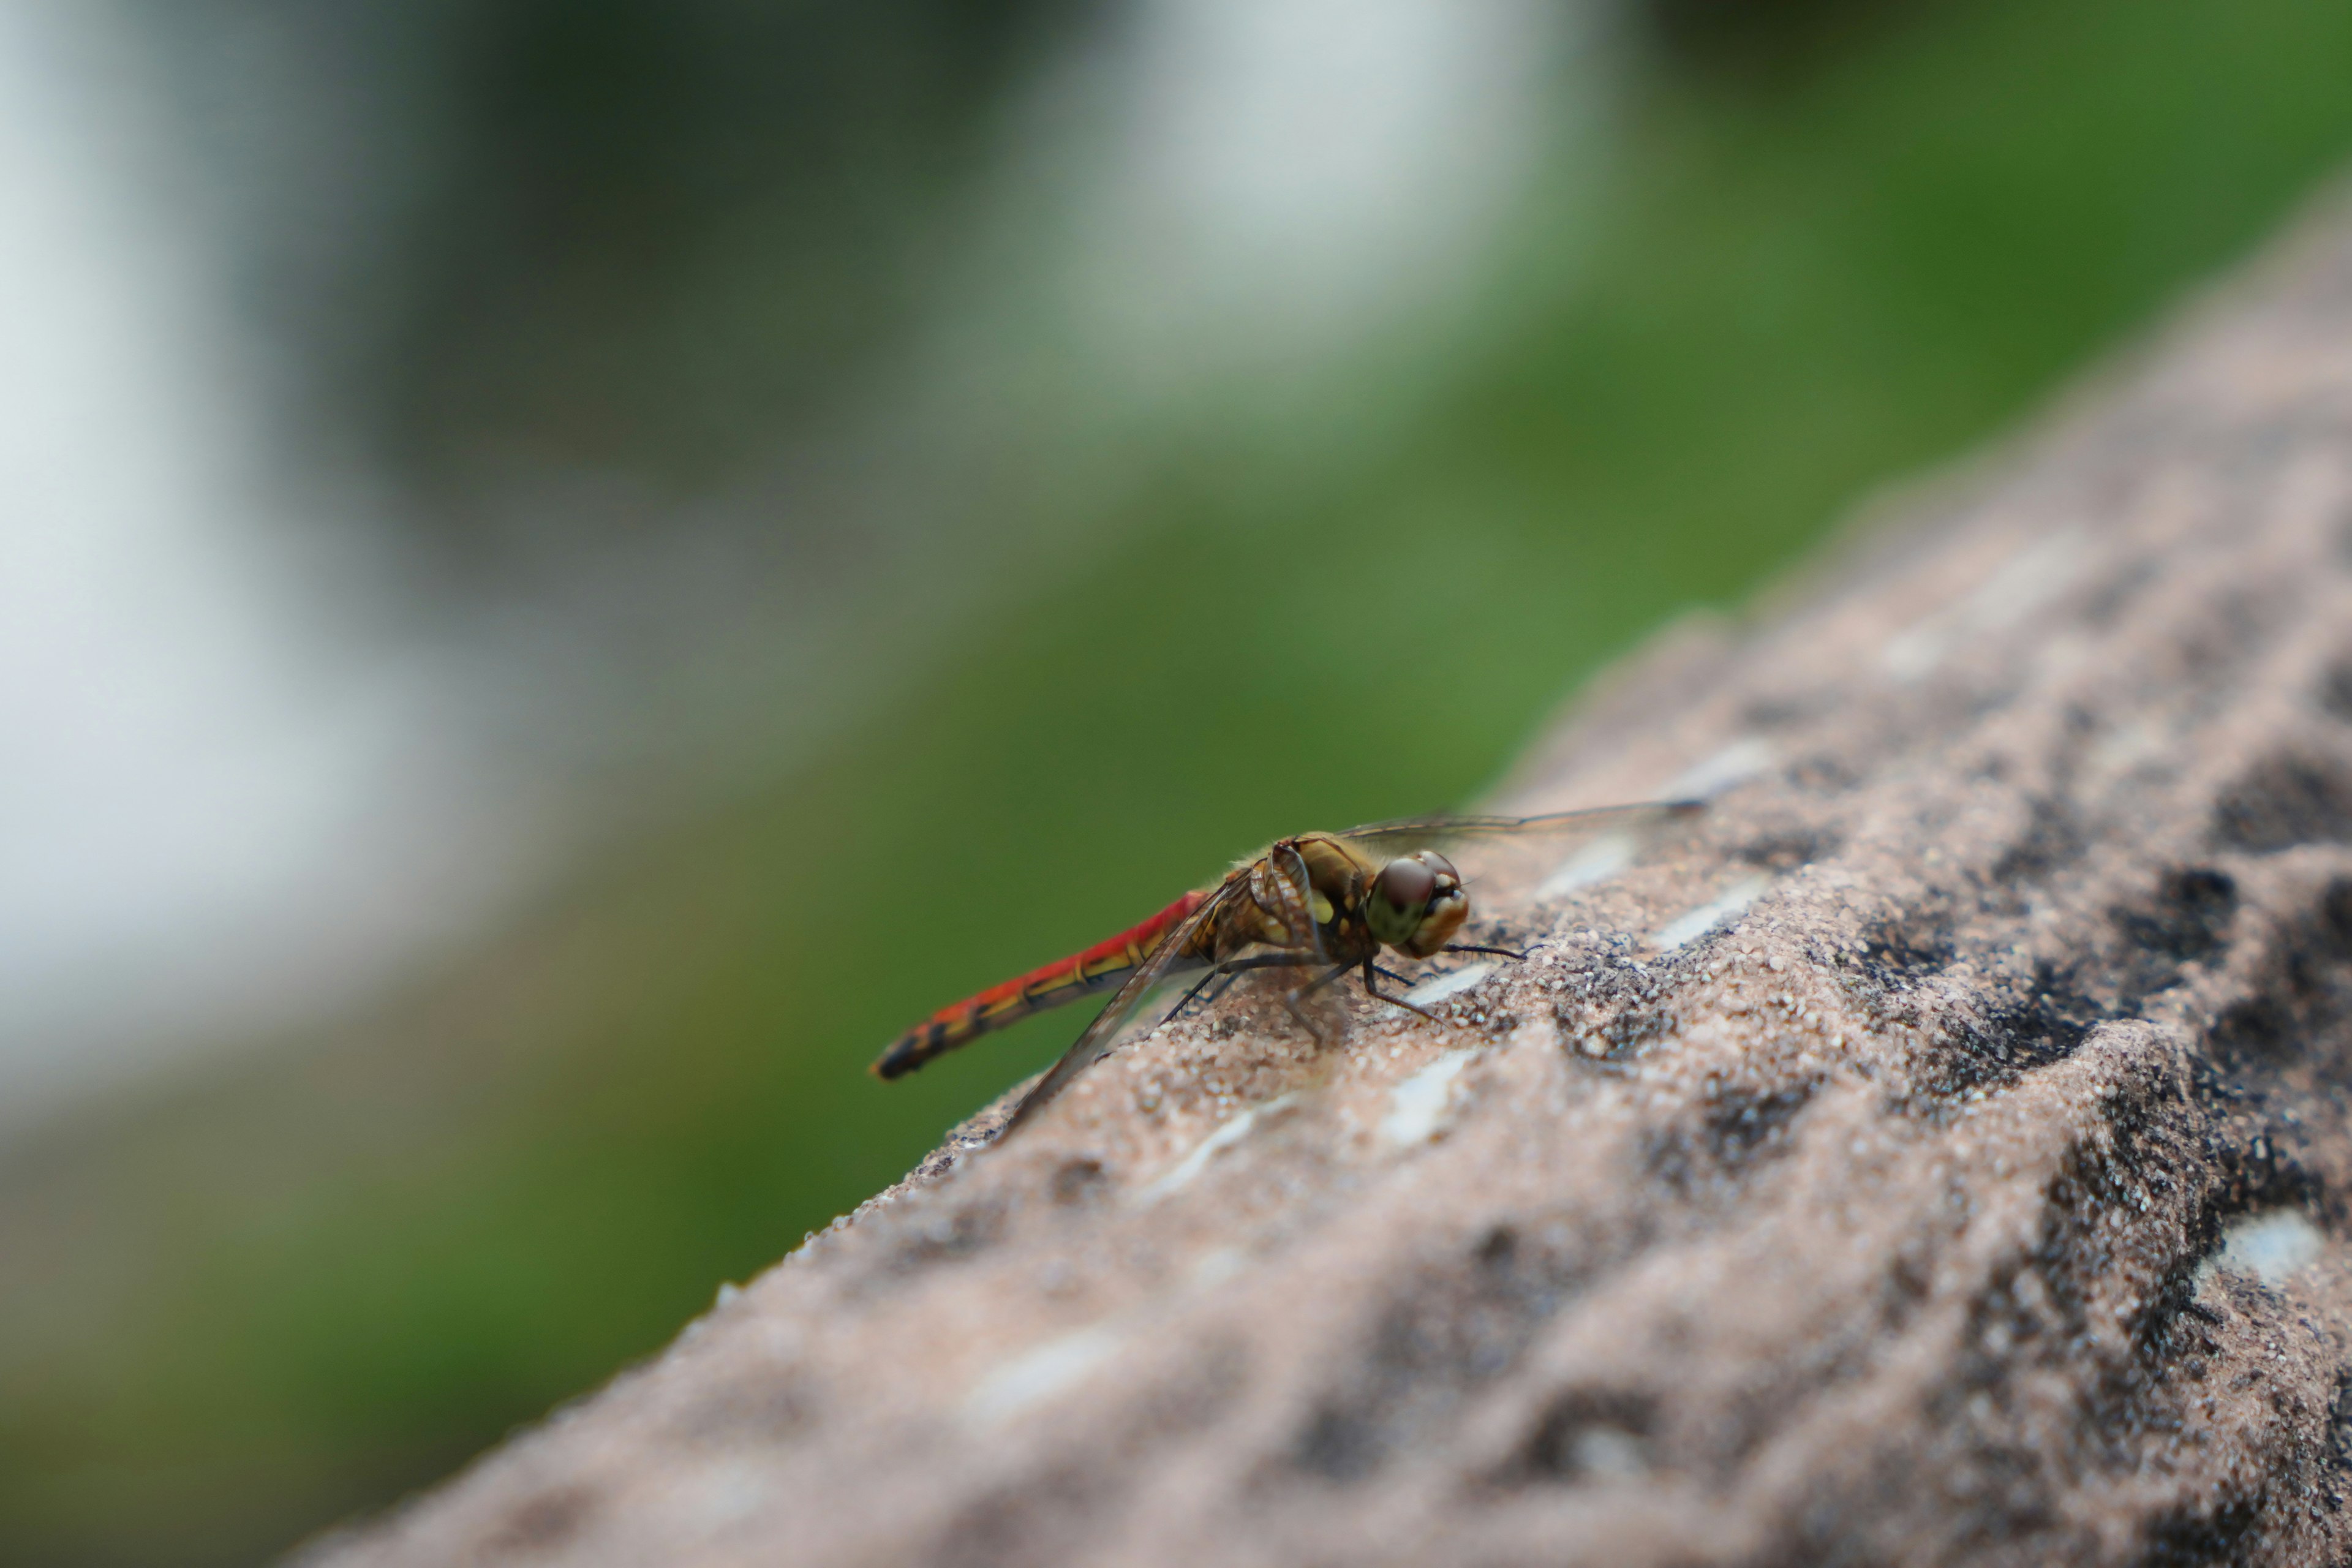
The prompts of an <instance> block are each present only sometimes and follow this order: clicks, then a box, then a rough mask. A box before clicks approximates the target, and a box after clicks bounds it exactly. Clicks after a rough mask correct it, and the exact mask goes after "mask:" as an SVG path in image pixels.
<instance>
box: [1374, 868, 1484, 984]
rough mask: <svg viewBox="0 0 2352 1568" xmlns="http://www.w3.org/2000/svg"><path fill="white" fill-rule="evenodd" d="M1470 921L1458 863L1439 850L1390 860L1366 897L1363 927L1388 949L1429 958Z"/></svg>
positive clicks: (1468, 903)
mask: <svg viewBox="0 0 2352 1568" xmlns="http://www.w3.org/2000/svg"><path fill="white" fill-rule="evenodd" d="M1469 918H1470V896H1469V895H1468V894H1467V893H1465V892H1464V891H1463V890H1462V876H1461V873H1459V872H1457V871H1456V870H1454V863H1453V862H1452V861H1450V860H1448V859H1447V858H1445V857H1444V856H1443V855H1440V854H1439V853H1437V851H1435V850H1434V849H1423V850H1422V851H1421V852H1420V853H1419V854H1416V855H1408V856H1405V857H1404V858H1402V859H1397V860H1391V861H1390V862H1389V863H1388V864H1387V865H1385V866H1383V867H1381V869H1380V874H1379V875H1377V876H1375V877H1374V878H1373V879H1372V883H1371V886H1370V888H1369V889H1366V891H1365V896H1364V924H1365V926H1366V927H1367V928H1368V929H1369V930H1370V931H1371V933H1372V935H1373V936H1374V937H1375V938H1377V939H1378V940H1379V941H1380V942H1381V944H1382V945H1383V946H1387V947H1392V948H1394V949H1396V950H1397V951H1398V952H1402V953H1408V954H1410V955H1412V957H1414V958H1427V957H1429V956H1430V955H1431V954H1432V953H1433V952H1437V951H1439V950H1440V949H1441V948H1443V947H1444V945H1445V944H1446V943H1447V942H1450V941H1452V940H1453V937H1454V932H1455V931H1460V930H1461V929H1462V922H1463V921H1465V920H1468V919H1469Z"/></svg>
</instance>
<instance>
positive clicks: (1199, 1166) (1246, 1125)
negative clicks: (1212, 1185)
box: [1135, 1093, 1298, 1204]
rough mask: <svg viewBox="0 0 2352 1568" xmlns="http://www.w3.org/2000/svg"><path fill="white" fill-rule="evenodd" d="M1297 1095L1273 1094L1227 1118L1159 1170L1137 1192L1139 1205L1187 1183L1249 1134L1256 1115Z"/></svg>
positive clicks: (1283, 1104)
mask: <svg viewBox="0 0 2352 1568" xmlns="http://www.w3.org/2000/svg"><path fill="white" fill-rule="evenodd" d="M1297 1098H1298V1097H1297V1095H1296V1094H1295V1093H1294V1094H1280V1095H1276V1096H1275V1098H1273V1099H1272V1100H1267V1101H1266V1102H1265V1104H1264V1105H1253V1106H1251V1107H1250V1108H1249V1109H1248V1110H1244V1111H1242V1112H1241V1113H1240V1114H1239V1115H1236V1116H1232V1117H1229V1118H1227V1119H1226V1120H1225V1121H1224V1122H1223V1124H1222V1125H1221V1126H1219V1127H1218V1128H1217V1130H1216V1131H1213V1132H1212V1133H1210V1134H1209V1135H1208V1136H1207V1137H1206V1138H1203V1139H1202V1140H1201V1142H1199V1143H1197V1144H1196V1145H1194V1146H1193V1149H1192V1152H1191V1153H1189V1154H1187V1155H1185V1156H1184V1157H1183V1158H1182V1159H1181V1160H1179V1161H1177V1162H1176V1163H1174V1164H1173V1165H1171V1166H1170V1167H1169V1168H1168V1169H1167V1170H1166V1171H1163V1172H1162V1173H1160V1175H1159V1176H1158V1177H1157V1178H1156V1179H1154V1180H1153V1181H1152V1182H1151V1184H1150V1185H1149V1186H1146V1187H1145V1188H1144V1189H1143V1190H1142V1191H1140V1192H1139V1193H1137V1194H1135V1201H1136V1202H1137V1203H1139V1204H1152V1203H1158V1202H1159V1201H1160V1199H1161V1198H1164V1197H1166V1196H1167V1195H1168V1194H1171V1193H1172V1192H1175V1191H1177V1190H1178V1189H1179V1188H1181V1187H1183V1186H1186V1185H1188V1184H1190V1183H1191V1182H1192V1178H1193V1177H1195V1176H1197V1175H1199V1174H1200V1173H1202V1171H1203V1170H1204V1169H1206V1168H1207V1166H1208V1163H1209V1162H1210V1161H1211V1160H1213V1159H1215V1158H1216V1157H1217V1156H1218V1155H1219V1154H1220V1153H1223V1152H1224V1151H1225V1150H1227V1149H1230V1148H1232V1147H1233V1146H1234V1144H1236V1143H1238V1142H1241V1141H1242V1140H1243V1139H1244V1138H1246V1137H1248V1136H1249V1130H1250V1129H1251V1128H1253V1127H1255V1126H1256V1125H1257V1121H1258V1118H1259V1117H1261V1116H1265V1115H1266V1114H1268V1113H1269V1112H1272V1111H1275V1110H1280V1109H1281V1108H1282V1107H1284V1106H1286V1105H1287V1104H1289V1103H1290V1102H1291V1101H1292V1100H1296V1099H1297Z"/></svg>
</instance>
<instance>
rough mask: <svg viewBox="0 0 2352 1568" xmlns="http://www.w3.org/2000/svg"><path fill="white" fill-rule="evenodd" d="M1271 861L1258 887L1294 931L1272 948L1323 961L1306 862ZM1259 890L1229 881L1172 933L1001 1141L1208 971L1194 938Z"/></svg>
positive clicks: (1293, 858)
mask: <svg viewBox="0 0 2352 1568" xmlns="http://www.w3.org/2000/svg"><path fill="white" fill-rule="evenodd" d="M1270 859H1271V861H1272V863H1273V868H1274V869H1275V871H1276V875H1275V876H1273V877H1271V878H1268V879H1265V882H1264V883H1262V884H1258V885H1257V887H1256V889H1255V890H1261V891H1265V892H1266V893H1267V894H1268V895H1269V896H1271V897H1272V898H1273V899H1274V900H1276V906H1277V907H1276V909H1274V910H1271V911H1269V912H1271V913H1273V914H1274V915H1275V916H1276V918H1277V919H1279V920H1281V921H1283V922H1284V923H1285V924H1286V926H1287V927H1288V928H1289V934H1290V940H1289V942H1269V943H1268V944H1267V945H1269V946H1275V947H1280V946H1296V947H1299V948H1303V949H1306V950H1307V951H1308V952H1311V953H1312V954H1314V956H1315V957H1317V958H1319V957H1321V955H1322V952H1323V944H1322V938H1321V935H1320V933H1319V932H1318V930H1317V929H1316V925H1315V917H1314V915H1313V914H1312V913H1311V912H1310V910H1309V900H1310V896H1311V889H1309V886H1308V883H1307V864H1306V862H1305V861H1304V860H1302V859H1301V858H1299V855H1298V852H1297V850H1295V849H1289V848H1286V847H1285V848H1278V849H1276V850H1275V851H1274V852H1273V854H1272V855H1271V856H1270ZM1253 890H1254V888H1253V882H1252V879H1251V878H1250V877H1249V876H1248V875H1246V874H1244V875H1242V876H1237V877H1234V878H1231V879H1227V880H1226V881H1224V882H1223V883H1222V884H1220V885H1219V886H1218V888H1217V889H1216V891H1214V892H1213V893H1211V894H1210V895H1209V896H1208V897H1207V898H1206V899H1203V900H1202V901H1201V905H1200V907H1199V908H1198V909H1196V910H1193V911H1192V914H1191V915H1189V916H1187V917H1186V918H1185V920H1184V921H1183V923H1182V924H1181V925H1179V926H1178V927H1176V929H1175V930H1173V931H1170V932H1169V933H1168V935H1167V936H1166V937H1165V938H1164V939H1163V940H1162V941H1161V942H1160V945H1159V947H1157V948H1156V949H1154V950H1153V952H1152V954H1151V956H1150V958H1148V959H1146V960H1145V961H1144V963H1143V964H1142V966H1141V967H1140V968H1139V969H1137V970H1136V972H1135V973H1133V974H1131V975H1129V977H1128V981H1127V984H1124V985H1122V986H1120V987H1119V988H1118V991H1117V992H1116V993H1115V994H1113V995H1112V996H1111V999H1110V1002H1109V1003H1108V1005H1106V1006H1105V1007H1104V1008H1103V1010H1102V1011H1101V1013H1099V1014H1097V1016H1096V1017H1095V1021H1094V1022H1093V1023H1091V1024H1088V1025H1087V1027H1086V1032H1085V1033H1084V1034H1082V1035H1080V1036H1079V1037H1077V1038H1076V1040H1075V1041H1073V1042H1072V1043H1071V1046H1070V1048H1069V1049H1068V1050H1066V1051H1065V1052H1063V1053H1062V1059H1061V1060H1059V1061H1057V1062H1055V1064H1054V1066H1053V1068H1051V1070H1049V1071H1048V1072H1047V1073H1046V1074H1045V1077H1044V1078H1042V1079H1038V1080H1037V1087H1036V1088H1034V1089H1031V1090H1030V1091H1029V1092H1028V1094H1027V1095H1025V1096H1024V1097H1023V1099H1022V1101H1021V1103H1020V1104H1019V1105H1017V1106H1015V1107H1013V1114H1012V1115H1011V1116H1009V1117H1007V1118H1006V1119H1005V1121H1004V1131H1003V1132H1001V1133H999V1134H998V1135H997V1136H998V1137H999V1138H1000V1139H1002V1138H1003V1137H1006V1136H1008V1135H1010V1134H1011V1133H1012V1132H1013V1130H1014V1129H1016V1128H1018V1127H1019V1126H1020V1125H1021V1124H1022V1123H1023V1122H1024V1121H1028V1120H1029V1119H1030V1118H1031V1117H1033V1116H1034V1115H1036V1114H1037V1112H1038V1111H1039V1110H1043V1109H1044V1108H1045V1102H1046V1101H1048V1100H1052V1099H1053V1098H1054V1097H1055V1095H1057V1094H1059V1093H1061V1092H1062V1090H1063V1089H1066V1088H1067V1087H1068V1085H1069V1082H1070V1080H1071V1079H1074V1078H1076V1077H1077V1076H1078V1074H1080V1073H1082V1072H1084V1071H1086V1069H1087V1068H1090V1067H1092V1066H1093V1065H1094V1064H1095V1063H1096V1062H1097V1061H1099V1060H1101V1059H1102V1058H1104V1057H1106V1056H1108V1054H1109V1053H1110V1050H1111V1047H1114V1046H1116V1045H1117V1044H1118V1037H1119V1035H1120V1033H1121V1032H1122V1031H1124V1030H1125V1029H1126V1027H1127V1026H1128V1025H1129V1023H1131V1022H1133V1021H1134V1020H1135V1019H1136V1018H1137V1017H1138V1016H1142V1015H1143V1014H1144V1013H1145V1012H1146V1010H1147V1009H1148V1008H1150V1006H1151V1005H1153V1004H1154V1003H1155V1002H1158V1001H1161V1000H1164V999H1165V997H1166V995H1167V994H1168V993H1169V992H1170V991H1171V990H1172V988H1173V987H1174V985H1175V984H1176V983H1177V982H1178V981H1179V980H1181V979H1190V978H1191V977H1192V975H1193V974H1195V973H1198V972H1199V971H1200V970H1201V969H1202V968H1203V967H1205V965H1203V964H1202V963H1201V962H1200V961H1199V960H1198V959H1197V958H1195V957H1193V956H1192V955H1191V954H1190V953H1189V952H1188V950H1189V949H1190V948H1191V946H1192V939H1193V937H1194V936H1196V935H1197V934H1198V933H1199V932H1200V931H1202V930H1203V929H1204V928H1205V927H1207V926H1208V925H1209V924H1210V922H1212V921H1214V920H1216V919H1217V918H1218V916H1219V914H1220V913H1222V912H1223V911H1226V910H1231V909H1232V908H1233V906H1234V904H1236V903H1238V902H1242V901H1244V900H1249V899H1250V898H1251V897H1252V893H1253ZM1164 1021H1165V1019H1164V1018H1160V1019H1155V1020H1154V1024H1155V1026H1156V1025H1157V1024H1159V1023H1161V1022H1164Z"/></svg>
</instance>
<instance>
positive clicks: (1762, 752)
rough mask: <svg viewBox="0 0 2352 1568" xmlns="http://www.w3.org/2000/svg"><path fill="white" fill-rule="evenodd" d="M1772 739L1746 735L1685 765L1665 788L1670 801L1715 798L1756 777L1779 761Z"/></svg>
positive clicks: (1666, 796)
mask: <svg viewBox="0 0 2352 1568" xmlns="http://www.w3.org/2000/svg"><path fill="white" fill-rule="evenodd" d="M1777 758H1778V753H1777V752H1774V751H1773V750H1772V742H1769V741H1768V740H1766V739H1765V738H1764V737H1763V736H1761V735H1743V736H1741V737H1740V738H1739V739H1738V740H1737V741H1734V742H1731V743H1730V744H1729V745H1727V746H1726V747H1724V748H1723V749H1722V750H1721V751H1718V752H1715V753H1714V754H1713V755H1711V756H1707V757H1703V758H1701V759H1700V760H1699V761H1697V762H1696V763H1692V764H1691V765H1690V766H1689V767H1687V768H1685V769H1684V770H1683V771H1682V772H1681V773H1677V774H1676V775H1675V779H1674V782H1673V783H1671V784H1667V785H1666V788H1665V798H1666V799H1668V800H1713V799H1714V798H1715V797H1716V796H1717V795H1721V794H1723V793H1724V792H1725V791H1726V790H1727V789H1729V788H1731V786H1732V785H1734V784H1741V783H1744V782H1746V781H1747V780H1748V779H1752V778H1754V777H1755V776H1756V775H1757V774H1758V773H1762V772H1763V771H1764V770H1765V769H1766V768H1769V767H1770V766H1771V765H1772V763H1774V762H1775V761H1776V760H1777Z"/></svg>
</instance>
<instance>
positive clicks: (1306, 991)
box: [1282, 958, 1356, 1045]
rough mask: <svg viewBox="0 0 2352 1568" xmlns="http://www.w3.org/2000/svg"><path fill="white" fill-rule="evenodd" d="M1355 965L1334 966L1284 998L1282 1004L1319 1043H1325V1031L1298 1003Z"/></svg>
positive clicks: (1342, 964) (1304, 961) (1312, 961)
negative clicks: (1301, 1009)
mask: <svg viewBox="0 0 2352 1568" xmlns="http://www.w3.org/2000/svg"><path fill="white" fill-rule="evenodd" d="M1316 962H1318V961H1317V960H1315V959H1311V958H1310V959H1306V960H1302V961H1301V963H1316ZM1355 967H1356V966H1355V965H1354V964H1352V963H1341V964H1337V965H1335V966H1333V968H1332V969H1331V970H1330V972H1329V973H1326V974H1323V975H1320V976H1318V977H1317V978H1316V979H1313V980H1310V981H1308V982H1307V984H1304V985H1302V986H1300V987H1299V988H1298V989H1297V990H1296V991H1293V992H1292V993H1291V994H1289V995H1287V996H1285V997H1284V998H1283V999H1282V1005H1284V1006H1285V1007H1286V1008H1288V1009H1289V1010H1290V1016H1292V1017H1294V1018H1296V1019H1297V1020H1298V1026H1299V1027H1300V1028H1302V1029H1304V1030H1306V1031H1307V1033H1308V1034H1310V1035H1312V1036H1314V1037H1315V1043H1316V1044H1318V1045H1321V1044H1322V1043H1323V1031H1322V1030H1321V1029H1319V1028H1318V1027H1317V1026H1316V1024H1315V1020H1314V1019H1312V1018H1310V1017H1308V1016H1307V1015H1306V1014H1305V1013H1304V1012H1302V1011H1300V1009H1299V1006H1298V1005H1299V1004H1300V1003H1301V1002H1304V1001H1306V1000H1307V998H1308V997H1309V996H1312V995H1314V994H1315V993H1317V992H1318V991H1320V990H1322V989H1323V987H1325V986H1326V985H1328V984H1331V982H1333V981H1334V980H1337V979H1339V976H1341V975H1342V974H1345V973H1348V971H1349V970H1350V969H1353V968H1355Z"/></svg>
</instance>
